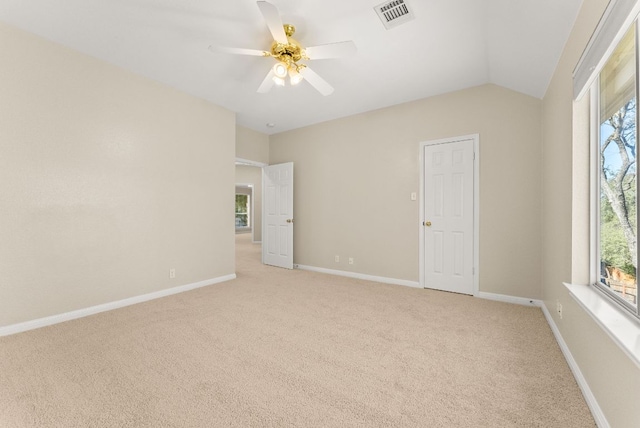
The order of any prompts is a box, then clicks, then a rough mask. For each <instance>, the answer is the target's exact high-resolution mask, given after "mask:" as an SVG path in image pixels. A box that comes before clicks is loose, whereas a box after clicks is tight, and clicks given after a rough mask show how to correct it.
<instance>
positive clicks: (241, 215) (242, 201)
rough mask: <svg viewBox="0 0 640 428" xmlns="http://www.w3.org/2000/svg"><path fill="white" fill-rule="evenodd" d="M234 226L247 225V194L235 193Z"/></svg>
mask: <svg viewBox="0 0 640 428" xmlns="http://www.w3.org/2000/svg"><path fill="white" fill-rule="evenodd" d="M236 227H249V195H241V194H236Z"/></svg>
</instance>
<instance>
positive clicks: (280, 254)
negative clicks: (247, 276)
mask: <svg viewBox="0 0 640 428" xmlns="http://www.w3.org/2000/svg"><path fill="white" fill-rule="evenodd" d="M262 191H263V197H262V207H263V214H262V221H263V227H262V234H263V236H262V263H264V264H267V265H272V266H278V267H282V268H286V269H293V162H288V163H283V164H278V165H270V166H265V167H264V168H262Z"/></svg>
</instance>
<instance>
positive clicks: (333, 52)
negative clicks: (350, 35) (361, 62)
mask: <svg viewBox="0 0 640 428" xmlns="http://www.w3.org/2000/svg"><path fill="white" fill-rule="evenodd" d="M356 50H357V49H356V44H355V43H353V42H352V41H348V42H337V43H328V44H326V45H319V46H311V47H309V48H306V49H305V52H306V53H307V57H309V59H326V58H342V57H345V56H352V55H355V53H356Z"/></svg>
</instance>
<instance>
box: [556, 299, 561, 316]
mask: <svg viewBox="0 0 640 428" xmlns="http://www.w3.org/2000/svg"><path fill="white" fill-rule="evenodd" d="M556 311H558V316H560V319H562V303H560V300H557V301H556Z"/></svg>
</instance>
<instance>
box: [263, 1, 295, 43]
mask: <svg viewBox="0 0 640 428" xmlns="http://www.w3.org/2000/svg"><path fill="white" fill-rule="evenodd" d="M258 7H259V8H260V12H262V16H264V20H265V21H267V27H269V31H271V35H272V36H273V39H274V40H275V41H276V42H278V43H284V44H286V43H288V40H287V35H286V34H285V32H284V27H283V26H282V18H280V12H278V8H277V7H275V6H274V5H272V4H271V3H269V2H266V1H259V2H258Z"/></svg>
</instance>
